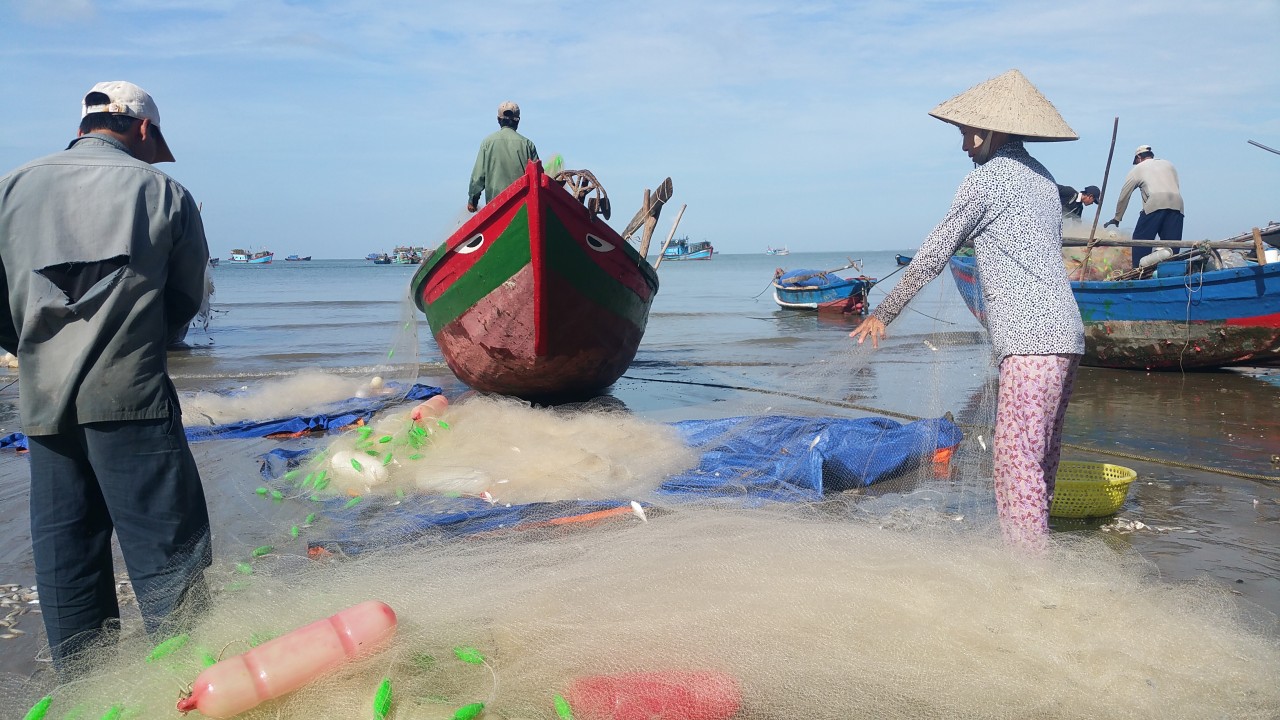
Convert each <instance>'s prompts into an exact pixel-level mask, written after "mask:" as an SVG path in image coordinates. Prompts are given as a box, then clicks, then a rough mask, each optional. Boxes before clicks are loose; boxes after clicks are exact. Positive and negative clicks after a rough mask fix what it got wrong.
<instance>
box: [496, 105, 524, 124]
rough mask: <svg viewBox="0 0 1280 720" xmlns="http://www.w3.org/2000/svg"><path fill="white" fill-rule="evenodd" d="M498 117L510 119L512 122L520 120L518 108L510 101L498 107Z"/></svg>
mask: <svg viewBox="0 0 1280 720" xmlns="http://www.w3.org/2000/svg"><path fill="white" fill-rule="evenodd" d="M498 117H500V118H502V117H504V118H511V119H512V120H519V119H520V106H519V105H517V104H515V103H513V102H511V101H510V100H508V101H506V102H504V103H502V104H501V105H499V106H498Z"/></svg>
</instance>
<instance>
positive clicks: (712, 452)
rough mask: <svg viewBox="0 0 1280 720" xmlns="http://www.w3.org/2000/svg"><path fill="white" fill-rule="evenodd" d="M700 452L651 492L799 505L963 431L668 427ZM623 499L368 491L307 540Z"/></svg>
mask: <svg viewBox="0 0 1280 720" xmlns="http://www.w3.org/2000/svg"><path fill="white" fill-rule="evenodd" d="M674 427H675V428H676V429H677V430H679V431H680V433H681V435H682V436H683V437H684V439H685V441H686V442H687V443H688V444H689V445H690V446H692V447H695V448H698V449H699V450H700V451H701V453H702V454H701V457H700V459H699V462H698V465H697V466H695V467H693V468H690V469H689V470H687V471H685V472H683V473H680V474H677V475H674V476H672V477H670V478H668V479H667V480H666V481H665V482H664V483H663V484H662V485H661V486H659V488H658V493H659V494H661V495H665V496H667V497H670V498H671V499H672V501H673V502H675V501H679V500H694V499H697V498H699V497H702V498H706V497H722V498H723V497H732V498H737V499H738V500H740V501H745V502H747V503H760V502H768V501H781V502H805V501H812V500H817V499H820V498H821V497H822V496H823V495H824V494H825V493H827V492H836V491H840V490H847V489H851V488H857V487H866V486H868V485H871V484H874V483H877V482H880V481H882V480H886V479H888V478H891V477H894V476H897V475H901V474H904V473H906V472H909V471H910V470H912V469H914V468H916V467H919V466H920V465H921V464H922V463H927V462H931V461H932V459H933V455H934V453H935V452H936V451H937V450H938V449H941V448H947V447H952V446H954V445H956V444H958V443H959V442H960V440H961V439H962V438H963V434H962V433H961V431H960V429H959V428H958V427H956V425H955V424H954V423H952V422H951V421H950V420H947V419H945V418H937V419H928V420H918V421H916V422H912V423H907V424H902V423H898V422H895V421H893V420H890V419H887V418H879V417H875V418H859V419H846V418H810V417H791V416H780V415H778V416H764V417H737V418H727V419H722V420H687V421H684V422H678V423H675V424H674ZM311 452H312V451H310V450H301V451H300V450H289V449H285V448H279V449H276V450H272V451H271V452H270V453H267V454H266V455H265V456H264V462H263V466H262V473H263V476H264V477H265V478H266V479H267V480H268V481H271V482H279V480H277V479H278V478H280V477H281V476H283V475H284V473H285V472H286V471H288V470H289V469H291V468H293V467H296V466H297V465H299V464H301V463H302V462H304V461H305V459H306V456H307V455H309V454H310V453H311ZM282 489H283V488H282ZM630 501H631V498H618V499H616V500H606V501H591V502H585V501H562V502H552V503H531V504H524V505H511V506H506V505H501V504H496V505H495V504H492V503H489V502H487V501H485V500H482V499H479V498H468V497H443V496H424V495H418V494H409V495H407V496H405V497H402V498H392V497H386V496H371V497H369V498H365V499H362V501H361V502H360V503H359V504H357V505H356V506H354V507H347V504H348V502H349V500H348V498H345V497H336V498H332V499H327V500H321V501H320V507H321V508H322V510H321V514H322V515H323V516H324V517H326V518H327V519H329V520H331V521H334V522H333V523H332V524H326V527H327V530H328V533H329V536H328V537H327V538H325V539H322V540H318V541H315V542H312V543H311V544H312V546H319V547H323V548H325V549H327V550H330V551H333V552H341V553H344V554H348V555H351V554H358V553H360V552H362V551H364V550H366V549H378V548H385V547H389V546H395V545H397V544H400V543H405V542H412V541H414V540H416V539H418V538H421V537H423V536H429V535H440V536H459V535H474V534H477V533H491V532H499V531H504V530H512V529H519V528H534V527H539V526H545V525H546V524H547V522H548V521H549V520H551V519H553V518H565V517H572V516H578V515H583V514H587V513H593V512H598V511H601V510H607V509H611V508H625V507H627V506H629V504H630Z"/></svg>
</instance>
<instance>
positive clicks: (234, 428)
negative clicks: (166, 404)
mask: <svg viewBox="0 0 1280 720" xmlns="http://www.w3.org/2000/svg"><path fill="white" fill-rule="evenodd" d="M387 387H388V388H389V389H394V386H393V385H392V384H390V383H388V385H387ZM440 392H441V390H440V388H438V387H434V386H432V385H422V384H419V383H415V384H414V385H413V386H412V387H410V388H409V390H408V392H406V393H404V394H403V395H401V394H400V393H394V392H393V393H392V394H389V395H384V396H381V397H376V398H348V399H346V400H342V401H339V402H336V403H333V404H331V405H329V406H328V407H325V408H323V409H322V411H321V412H318V413H316V414H314V415H307V416H299V417H290V418H277V419H274V420H242V421H240V422H234V423H227V424H224V425H211V426H203V425H200V426H195V427H188V428H187V429H186V430H187V440H190V441H191V442H198V441H201V440H215V439H216V440H222V439H226V438H251V437H266V436H268V435H275V434H276V433H305V432H323V431H326V430H331V429H334V428H340V427H346V426H347V425H350V424H352V423H354V422H356V421H357V420H365V421H366V422H367V421H368V420H369V419H370V418H371V417H373V415H374V413H376V412H378V411H379V410H382V409H383V408H385V407H387V406H388V405H393V404H397V403H401V402H404V401H407V400H426V399H427V398H430V397H432V396H435V395H439V394H440ZM0 448H13V449H19V450H26V449H27V436H26V435H23V434H22V433H11V434H9V435H6V436H4V437H3V438H0Z"/></svg>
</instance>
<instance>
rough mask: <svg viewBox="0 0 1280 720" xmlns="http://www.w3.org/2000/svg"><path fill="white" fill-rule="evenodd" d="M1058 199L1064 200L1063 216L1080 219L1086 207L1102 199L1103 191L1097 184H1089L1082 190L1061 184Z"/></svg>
mask: <svg viewBox="0 0 1280 720" xmlns="http://www.w3.org/2000/svg"><path fill="white" fill-rule="evenodd" d="M1058 199H1059V200H1061V201H1062V217H1063V218H1067V219H1075V220H1079V219H1080V218H1081V216H1082V215H1083V214H1084V209H1085V208H1086V207H1088V206H1090V205H1092V204H1094V203H1096V202H1100V201H1101V200H1102V191H1101V190H1099V189H1098V187H1097V186H1096V185H1089V186H1088V187H1086V188H1085V189H1083V190H1081V191H1080V192H1076V189H1075V188H1073V187H1071V186H1069V185H1059V186H1058Z"/></svg>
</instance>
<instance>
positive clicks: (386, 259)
mask: <svg viewBox="0 0 1280 720" xmlns="http://www.w3.org/2000/svg"><path fill="white" fill-rule="evenodd" d="M369 259H370V260H372V261H373V264H374V265H390V264H391V256H390V255H388V254H386V253H381V254H376V255H375V254H370V256H369Z"/></svg>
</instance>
